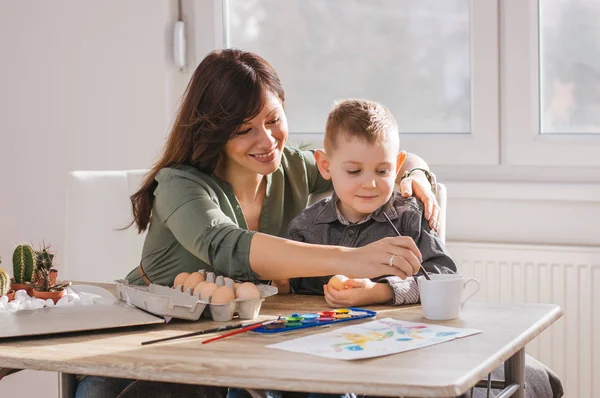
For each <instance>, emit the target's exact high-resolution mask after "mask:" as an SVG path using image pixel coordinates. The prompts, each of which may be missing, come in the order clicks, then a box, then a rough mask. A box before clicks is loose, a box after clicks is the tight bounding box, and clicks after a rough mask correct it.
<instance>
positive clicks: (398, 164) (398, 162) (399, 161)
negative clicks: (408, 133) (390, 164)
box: [396, 151, 406, 175]
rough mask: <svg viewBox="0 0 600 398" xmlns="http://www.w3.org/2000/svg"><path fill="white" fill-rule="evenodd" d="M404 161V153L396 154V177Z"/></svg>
mask: <svg viewBox="0 0 600 398" xmlns="http://www.w3.org/2000/svg"><path fill="white" fill-rule="evenodd" d="M405 160H406V151H400V153H399V154H398V157H397V158H396V175H398V173H399V172H400V168H401V167H402V164H403V163H404V161H405Z"/></svg>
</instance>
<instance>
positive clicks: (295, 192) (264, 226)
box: [127, 148, 331, 285]
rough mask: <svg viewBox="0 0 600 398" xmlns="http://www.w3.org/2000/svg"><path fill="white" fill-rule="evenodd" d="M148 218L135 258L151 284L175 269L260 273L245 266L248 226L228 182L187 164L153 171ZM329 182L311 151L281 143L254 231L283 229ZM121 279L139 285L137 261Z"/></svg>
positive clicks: (242, 276) (167, 280)
mask: <svg viewBox="0 0 600 398" xmlns="http://www.w3.org/2000/svg"><path fill="white" fill-rule="evenodd" d="M156 181H157V182H158V186H157V187H156V190H155V191H154V204H153V207H152V222H151V223H150V226H149V228H148V234H147V235H146V239H145V241H144V248H143V249H142V259H141V264H142V267H143V269H144V272H145V274H146V275H147V276H148V278H149V279H150V280H151V281H152V282H153V283H158V284H161V285H172V284H173V280H174V279H175V276H177V274H179V273H180V272H184V271H186V272H194V271H198V270H199V269H205V270H207V271H213V272H215V273H217V274H218V275H226V276H229V277H231V278H233V279H237V280H249V281H254V280H258V279H260V276H259V275H258V274H256V273H255V272H253V271H252V269H251V268H250V261H249V255H250V241H251V240H252V235H254V233H255V232H253V231H249V230H248V226H247V225H246V220H245V219H244V215H243V213H242V208H241V206H240V204H239V202H238V201H237V199H236V197H235V195H234V193H233V189H232V188H231V186H230V185H229V184H228V183H227V182H225V181H223V180H220V179H219V178H218V177H217V176H215V175H214V174H210V175H209V174H206V173H203V172H200V171H198V170H197V169H195V168H193V167H191V166H180V167H178V168H164V169H162V170H160V171H159V173H158V174H157V176H156ZM328 189H331V183H330V181H327V180H325V179H323V178H322V177H321V175H320V173H319V170H318V169H317V164H316V161H315V156H314V152H313V151H300V150H298V149H293V148H284V151H283V157H282V160H281V165H280V166H279V168H278V169H277V170H276V171H275V172H274V173H272V174H270V175H268V176H267V192H266V196H265V201H264V203H263V208H262V211H261V214H260V219H259V231H260V232H263V233H266V234H270V235H276V236H283V235H284V234H285V233H286V231H287V227H288V224H289V222H290V221H291V220H292V219H293V218H294V217H295V216H296V215H298V213H300V212H301V211H302V210H304V209H305V208H306V205H307V204H308V199H309V195H310V194H312V193H319V192H324V191H327V190H328ZM127 280H128V281H129V283H131V284H135V285H142V284H144V283H143V281H142V278H141V276H140V272H139V269H138V266H136V267H135V269H133V270H132V271H131V272H130V273H129V275H127Z"/></svg>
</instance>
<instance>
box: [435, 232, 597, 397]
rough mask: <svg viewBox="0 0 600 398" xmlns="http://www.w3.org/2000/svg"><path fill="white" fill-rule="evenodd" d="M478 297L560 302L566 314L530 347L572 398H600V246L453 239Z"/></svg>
mask: <svg viewBox="0 0 600 398" xmlns="http://www.w3.org/2000/svg"><path fill="white" fill-rule="evenodd" d="M447 247H448V250H449V251H450V253H451V254H452V257H453V258H454V259H455V260H456V262H457V264H458V266H459V268H460V272H461V273H463V274H464V275H466V276H469V277H475V278H477V279H478V280H479V281H480V282H481V290H480V291H479V293H477V295H476V296H475V297H474V298H473V300H476V301H501V302H537V303H553V304H558V305H560V306H561V308H562V309H563V311H564V313H565V315H564V316H563V317H562V318H561V319H560V320H559V321H557V322H556V323H555V324H554V325H553V326H552V327H550V328H549V329H548V330H546V331H545V332H544V333H542V334H541V335H540V336H539V337H538V338H536V339H535V340H534V341H532V342H531V343H529V344H528V346H527V352H528V353H529V354H531V355H532V356H533V357H535V358H537V359H539V360H540V361H542V362H543V363H545V364H546V365H548V366H549V367H550V368H552V369H553V370H554V371H555V372H556V373H557V374H558V375H559V376H560V378H561V380H562V382H563V385H564V387H565V396H566V397H568V398H588V397H600V248H598V247H567V246H564V247H562V246H543V245H513V244H486V243H462V242H460V243H459V242H448V244H447Z"/></svg>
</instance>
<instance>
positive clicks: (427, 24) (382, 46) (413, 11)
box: [223, 0, 498, 164]
mask: <svg viewBox="0 0 600 398" xmlns="http://www.w3.org/2000/svg"><path fill="white" fill-rule="evenodd" d="M224 4H225V8H224V16H223V26H224V27H225V29H224V45H225V46H226V47H236V48H242V49H245V50H249V51H253V52H256V53H257V54H260V55H261V56H263V57H264V58H265V59H267V60H268V61H269V62H270V63H271V64H272V65H273V66H274V67H275V69H276V70H277V71H278V73H279V75H280V77H281V80H282V82H283V85H284V88H285V89H286V111H287V116H288V120H289V125H290V132H291V133H292V134H291V138H290V140H291V141H292V142H296V143H299V142H304V143H307V142H309V143H313V144H315V145H317V146H318V147H320V145H321V142H322V134H323V129H324V126H325V120H326V117H327V113H328V111H329V109H330V108H331V106H332V104H333V102H334V101H335V100H337V99H341V98H350V97H360V98H368V99H372V100H375V101H379V102H381V103H383V104H384V105H386V106H387V107H388V108H390V110H391V111H392V112H393V114H394V116H395V117H396V119H397V121H398V124H399V128H400V132H401V134H402V143H403V147H405V148H407V149H409V150H418V151H419V153H421V154H423V156H429V157H431V158H434V157H435V158H436V159H439V158H440V157H445V158H446V159H447V161H450V162H457V161H459V162H466V163H467V164H470V163H477V164H482V163H487V164H496V163H497V161H498V154H497V143H496V142H497V124H495V122H496V121H497V117H498V115H497V105H496V103H497V99H496V98H491V99H490V97H489V96H488V95H489V90H490V89H491V90H492V94H494V93H493V91H494V89H496V90H497V88H496V87H495V86H497V84H496V85H495V84H494V83H493V82H494V81H495V80H496V79H497V76H496V75H495V72H496V71H495V69H494V68H492V69H491V70H490V69H487V70H486V67H485V66H486V64H487V63H488V62H489V60H488V59H483V58H481V61H480V60H474V59H473V56H472V54H473V49H474V48H477V47H478V48H479V49H480V50H482V52H483V54H484V55H486V54H487V53H488V52H492V54H491V55H492V59H491V61H492V62H493V60H494V59H495V56H494V54H493V51H494V50H496V48H497V47H494V44H495V42H496V41H497V38H496V36H495V35H496V32H495V31H493V30H492V31H489V32H487V34H486V32H481V33H483V34H482V35H479V36H477V35H475V32H477V31H478V30H480V29H481V30H482V28H485V29H486V30H488V28H489V27H488V26H483V24H480V25H477V24H473V23H472V22H473V18H472V16H473V15H481V17H482V19H485V18H486V17H488V18H490V19H491V20H492V21H494V20H495V18H497V16H496V15H495V12H496V9H495V8H494V7H491V6H495V2H494V1H489V0H480V1H478V2H477V4H478V5H477V6H475V5H474V4H473V3H472V2H470V1H469V0H420V1H398V0H379V1H371V0H368V1H367V0H328V1H321V0H286V1H280V0H227V1H225V3H224ZM483 4H487V6H486V5H483ZM482 22H483V21H482ZM492 25H493V24H492ZM473 29H475V31H473ZM474 37H479V38H480V39H479V40H473V38H474ZM489 45H491V46H492V47H491V49H490V48H489V47H488V48H487V49H486V48H485V47H486V46H489ZM474 46H475V47H474ZM474 74H478V76H482V77H483V79H479V80H478V81H477V80H475V79H474V78H473V76H474ZM485 78H491V80H492V84H489V81H487V82H486V81H485V80H484V79H485ZM481 83H482V84H481ZM484 91H485V93H484ZM494 95H495V94H494ZM478 108H479V109H478ZM490 113H491V114H492V117H491V119H490V118H487V119H485V118H478V115H482V116H483V115H484V114H488V115H489V114H490ZM484 143H485V144H486V145H484ZM449 146H450V147H452V146H454V147H455V148H449ZM448 149H453V150H455V151H461V152H463V153H462V154H461V156H459V157H456V156H452V158H450V156H448V155H449V152H448Z"/></svg>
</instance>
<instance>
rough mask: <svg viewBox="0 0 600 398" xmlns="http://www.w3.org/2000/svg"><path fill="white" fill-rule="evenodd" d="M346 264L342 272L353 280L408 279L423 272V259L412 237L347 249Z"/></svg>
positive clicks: (392, 238)
mask: <svg viewBox="0 0 600 398" xmlns="http://www.w3.org/2000/svg"><path fill="white" fill-rule="evenodd" d="M342 261H343V263H342V264H340V265H341V266H340V269H342V267H343V269H344V271H343V272H344V274H346V275H347V276H348V277H351V278H376V277H378V276H382V275H396V276H398V277H400V278H401V279H406V278H407V277H409V276H412V275H414V274H416V273H417V272H418V271H419V268H420V267H421V263H422V262H423V257H422V256H421V252H420V251H419V249H418V248H417V245H416V244H415V241H414V240H413V239H412V238H411V237H410V236H394V237H390V238H383V239H380V240H378V241H377V242H373V243H370V244H368V245H366V246H363V247H360V248H352V249H347V250H346V252H345V256H344V259H342Z"/></svg>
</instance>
